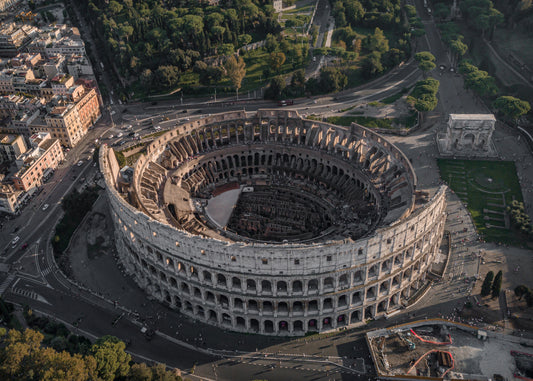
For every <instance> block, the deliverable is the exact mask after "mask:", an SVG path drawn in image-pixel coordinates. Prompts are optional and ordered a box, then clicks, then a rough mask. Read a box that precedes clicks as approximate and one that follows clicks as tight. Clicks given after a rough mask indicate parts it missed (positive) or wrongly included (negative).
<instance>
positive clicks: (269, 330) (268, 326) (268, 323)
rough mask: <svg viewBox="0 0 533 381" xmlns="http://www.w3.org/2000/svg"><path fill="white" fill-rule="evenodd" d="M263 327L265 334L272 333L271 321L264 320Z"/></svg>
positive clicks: (272, 324)
mask: <svg viewBox="0 0 533 381" xmlns="http://www.w3.org/2000/svg"><path fill="white" fill-rule="evenodd" d="M264 326H265V333H272V332H274V323H272V320H265V323H264Z"/></svg>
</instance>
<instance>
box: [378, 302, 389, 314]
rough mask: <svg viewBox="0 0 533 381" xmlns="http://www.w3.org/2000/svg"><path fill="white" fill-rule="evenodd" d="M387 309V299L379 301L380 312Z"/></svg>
mask: <svg viewBox="0 0 533 381" xmlns="http://www.w3.org/2000/svg"><path fill="white" fill-rule="evenodd" d="M385 311H387V301H386V300H383V301H381V302H379V304H378V312H385Z"/></svg>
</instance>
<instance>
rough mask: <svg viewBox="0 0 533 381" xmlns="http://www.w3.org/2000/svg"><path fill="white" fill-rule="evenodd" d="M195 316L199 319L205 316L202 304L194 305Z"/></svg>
mask: <svg viewBox="0 0 533 381" xmlns="http://www.w3.org/2000/svg"><path fill="white" fill-rule="evenodd" d="M196 316H198V317H199V318H201V319H203V318H204V317H205V311H204V308H203V307H202V306H198V307H196Z"/></svg>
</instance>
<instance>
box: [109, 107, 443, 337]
mask: <svg viewBox="0 0 533 381" xmlns="http://www.w3.org/2000/svg"><path fill="white" fill-rule="evenodd" d="M100 168H101V170H102V173H103V174H104V177H105V180H106V184H107V195H108V200H109V205H110V210H111V213H112V217H113V220H114V224H115V238H116V245H117V250H118V254H119V258H120V261H121V262H122V263H123V265H124V266H125V268H126V270H127V272H128V273H129V274H130V275H131V276H132V277H133V278H134V279H135V281H136V282H137V283H138V284H139V286H140V287H141V288H143V289H144V290H146V292H147V293H148V294H149V295H151V296H153V297H155V298H157V299H158V300H160V301H161V302H163V303H166V304H168V305H169V306H171V307H172V308H175V309H177V310H179V311H180V312H181V313H183V314H185V315H187V316H190V317H191V318H194V319H197V320H199V321H202V322H204V323H207V324H211V325H216V326H220V327H222V328H225V329H231V330H235V331H241V332H257V333H261V334H266V335H303V334H305V333H307V332H316V331H319V332H324V331H328V330H332V329H337V328H340V327H343V326H348V325H354V324H358V323H362V322H364V321H365V320H368V319H373V318H377V317H379V316H383V315H385V314H388V313H391V312H392V311H395V310H397V309H399V308H402V306H404V305H406V303H408V302H409V299H410V298H412V297H413V295H415V294H416V292H417V290H420V288H421V287H422V286H423V284H424V283H425V280H426V276H427V273H428V271H429V270H430V268H431V264H432V263H433V261H434V258H435V254H436V253H437V252H438V250H439V246H440V242H441V239H442V235H443V229H444V222H445V218H446V213H445V207H446V197H445V189H444V188H441V189H439V190H438V191H437V192H436V193H435V194H434V195H433V196H432V197H431V198H430V199H428V197H424V194H423V192H419V191H417V189H416V185H417V180H416V176H415V173H414V171H413V168H412V166H411V164H410V162H409V160H408V159H407V158H406V157H405V155H404V154H403V153H402V152H401V151H400V150H398V149H397V148H396V147H395V146H394V145H392V144H391V143H389V142H388V141H387V140H386V139H385V138H383V137H382V136H380V135H378V134H375V133H373V132H372V131H370V130H369V129H366V128H364V127H361V126H359V125H356V124H352V125H351V126H350V127H340V126H335V125H331V124H328V123H323V122H317V121H313V120H306V119H303V118H301V117H300V116H299V114H298V112H297V111H293V110H259V111H257V112H254V113H246V112H244V111H242V112H227V113H222V114H217V115H213V116H209V117H207V118H204V119H200V120H195V121H191V122H187V123H185V124H182V125H178V126H177V127H176V128H175V129H173V130H171V131H168V132H166V133H165V134H164V135H161V136H159V137H157V138H156V140H154V141H153V142H152V143H150V144H149V145H148V146H147V147H146V152H145V154H143V155H142V156H140V158H139V159H138V160H137V162H136V164H135V167H134V171H133V176H130V177H129V178H127V177H126V176H123V174H122V173H123V172H122V171H121V170H120V168H119V165H118V163H117V160H116V158H115V155H114V151H113V150H112V149H111V148H109V147H107V146H103V147H102V149H101V150H100ZM228 195H231V197H228ZM220 216H222V217H220Z"/></svg>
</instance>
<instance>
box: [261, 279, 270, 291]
mask: <svg viewBox="0 0 533 381" xmlns="http://www.w3.org/2000/svg"><path fill="white" fill-rule="evenodd" d="M261 290H262V292H264V293H267V294H270V293H272V284H271V283H270V281H268V280H263V281H261Z"/></svg>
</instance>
